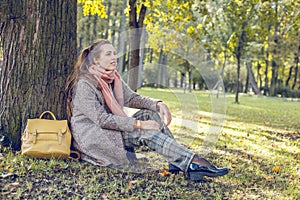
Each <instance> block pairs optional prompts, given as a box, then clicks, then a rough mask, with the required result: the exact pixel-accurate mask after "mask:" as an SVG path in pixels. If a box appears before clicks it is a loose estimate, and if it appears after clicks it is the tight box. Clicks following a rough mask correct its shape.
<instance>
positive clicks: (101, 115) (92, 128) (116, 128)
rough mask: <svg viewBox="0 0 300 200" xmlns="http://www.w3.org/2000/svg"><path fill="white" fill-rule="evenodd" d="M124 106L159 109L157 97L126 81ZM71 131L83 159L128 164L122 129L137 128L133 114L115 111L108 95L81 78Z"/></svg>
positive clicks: (74, 98)
mask: <svg viewBox="0 0 300 200" xmlns="http://www.w3.org/2000/svg"><path fill="white" fill-rule="evenodd" d="M123 93H124V106H126V107H130V108H139V109H142V108H144V109H150V110H154V111H155V110H156V104H157V100H155V99H151V98H148V97H143V96H141V95H139V94H137V93H135V92H134V91H132V90H131V89H130V88H129V87H128V85H127V84H126V83H124V82H123ZM72 111H73V115H72V118H71V131H72V135H73V139H74V147H75V148H76V149H77V150H78V151H79V152H80V153H81V158H82V159H83V160H85V161H88V162H91V163H93V164H96V165H102V166H108V165H124V164H127V163H128V159H127V157H126V150H125V149H124V145H123V139H122V135H121V132H123V131H127V132H131V131H133V130H134V122H135V119H134V118H133V117H130V116H128V117H121V116H117V115H114V114H112V113H111V111H110V109H109V108H108V106H107V105H106V102H105V100H104V97H103V95H102V93H101V91H100V90H99V89H97V88H96V87H95V86H94V85H93V84H91V83H90V82H89V81H88V80H84V79H80V80H79V81H78V84H77V87H76V90H75V94H74V97H73V110H72Z"/></svg>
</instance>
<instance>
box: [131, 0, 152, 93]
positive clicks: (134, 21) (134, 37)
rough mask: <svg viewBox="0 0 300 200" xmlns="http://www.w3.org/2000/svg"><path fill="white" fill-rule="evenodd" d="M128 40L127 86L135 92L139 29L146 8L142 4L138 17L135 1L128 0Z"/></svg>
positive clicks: (138, 54) (136, 85) (137, 70)
mask: <svg viewBox="0 0 300 200" xmlns="http://www.w3.org/2000/svg"><path fill="white" fill-rule="evenodd" d="M129 6H130V11H129V29H130V31H129V40H130V56H129V73H128V81H127V83H128V85H129V87H130V88H131V89H132V90H134V91H136V90H137V88H138V77H139V60H140V48H139V46H140V40H141V35H142V34H141V28H143V25H144V19H145V15H146V10H147V8H146V7H145V6H144V4H143V5H142V6H141V10H140V13H139V17H138V16H137V11H136V9H137V8H136V0H129Z"/></svg>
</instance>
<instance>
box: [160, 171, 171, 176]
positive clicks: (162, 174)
mask: <svg viewBox="0 0 300 200" xmlns="http://www.w3.org/2000/svg"><path fill="white" fill-rule="evenodd" d="M170 174H171V173H170V172H167V171H164V172H161V173H159V175H161V176H169V175H170Z"/></svg>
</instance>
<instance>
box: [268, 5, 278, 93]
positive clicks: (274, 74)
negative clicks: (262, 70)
mask: <svg viewBox="0 0 300 200" xmlns="http://www.w3.org/2000/svg"><path fill="white" fill-rule="evenodd" d="M275 13H276V17H277V16H278V2H276V1H275ZM279 25H280V23H279V22H276V24H275V26H274V36H273V37H274V39H273V41H274V47H273V55H272V70H271V71H272V76H271V85H270V96H275V95H276V87H277V79H278V66H277V63H276V55H277V51H276V49H277V48H278V46H277V44H278V36H277V33H278V29H279Z"/></svg>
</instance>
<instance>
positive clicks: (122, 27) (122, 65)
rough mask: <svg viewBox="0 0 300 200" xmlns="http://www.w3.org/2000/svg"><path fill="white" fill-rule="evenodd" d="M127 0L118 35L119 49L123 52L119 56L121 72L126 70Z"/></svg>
mask: <svg viewBox="0 0 300 200" xmlns="http://www.w3.org/2000/svg"><path fill="white" fill-rule="evenodd" d="M126 5H127V0H123V4H122V10H121V16H122V18H121V23H120V28H119V30H120V32H119V37H118V50H119V52H120V53H121V57H120V58H119V60H118V62H119V67H120V69H119V70H120V72H121V73H123V72H124V71H125V64H126V53H125V52H126V50H125V49H126V41H125V38H124V31H125V22H126V15H125V13H124V10H125V9H126Z"/></svg>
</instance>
